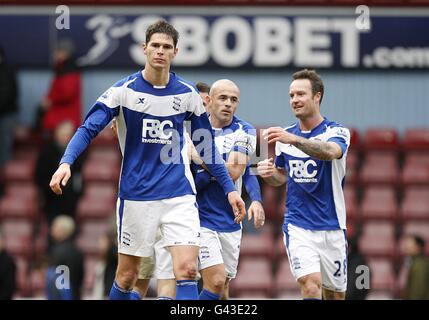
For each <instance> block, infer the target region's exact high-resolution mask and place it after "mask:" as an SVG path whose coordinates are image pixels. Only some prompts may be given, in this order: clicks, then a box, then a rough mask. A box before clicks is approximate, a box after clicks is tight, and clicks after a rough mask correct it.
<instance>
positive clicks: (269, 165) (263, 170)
mask: <svg viewBox="0 0 429 320" xmlns="http://www.w3.org/2000/svg"><path fill="white" fill-rule="evenodd" d="M274 170H275V166H274V162H273V158H269V159H266V160H263V161H259V162H258V166H257V171H258V175H260V176H261V177H262V178H270V177H272V176H273V174H274Z"/></svg>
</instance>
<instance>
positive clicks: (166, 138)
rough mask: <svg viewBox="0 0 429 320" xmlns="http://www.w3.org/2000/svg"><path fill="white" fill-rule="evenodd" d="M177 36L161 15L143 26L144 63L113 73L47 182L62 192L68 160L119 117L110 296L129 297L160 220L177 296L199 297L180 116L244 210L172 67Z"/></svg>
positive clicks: (194, 216)
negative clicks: (200, 133) (118, 76)
mask: <svg viewBox="0 0 429 320" xmlns="http://www.w3.org/2000/svg"><path fill="white" fill-rule="evenodd" d="M178 37H179V34H178V32H177V30H176V29H174V27H173V26H172V25H171V24H169V23H167V22H166V21H162V20H160V21H157V22H155V23H153V24H152V25H150V26H149V27H148V29H147V30H146V43H144V44H143V47H142V49H143V51H144V54H145V55H146V64H145V68H144V70H142V71H138V72H136V73H134V74H132V75H130V76H128V77H127V78H125V79H123V80H120V81H118V82H117V83H116V84H115V85H113V86H112V87H111V88H110V89H108V90H107V91H106V92H105V93H104V94H102V95H101V96H100V98H99V99H98V100H97V102H96V103H95V104H94V106H93V107H92V108H91V109H90V111H89V113H88V115H87V116H86V118H85V121H84V123H83V125H82V126H81V127H79V129H78V130H77V132H76V133H75V135H74V136H73V138H72V140H71V141H70V143H69V145H68V146H67V149H66V151H65V153H64V156H63V158H62V159H61V161H60V166H59V168H58V170H57V171H56V172H55V173H54V175H53V176H52V180H51V182H50V186H51V188H52V190H53V191H54V192H55V193H57V194H61V186H64V185H65V184H66V183H67V181H68V180H69V178H70V176H71V170H70V166H71V165H72V164H73V162H74V161H75V160H76V158H77V157H78V156H79V155H80V154H81V152H82V151H83V150H84V149H85V148H86V147H87V146H88V145H89V143H90V142H91V140H92V139H93V138H94V137H95V136H96V135H97V134H98V133H99V132H100V131H101V130H102V129H103V128H104V127H106V126H107V125H108V124H109V123H110V121H111V120H112V119H113V118H115V117H116V119H117V124H118V139H119V144H120V149H121V152H122V156H123V159H122V167H121V176H120V182H119V196H118V205H117V226H118V269H117V272H116V277H115V281H114V283H113V286H112V289H111V291H110V296H109V297H110V299H122V300H130V299H131V298H132V295H131V289H132V288H133V286H134V284H135V282H136V279H137V275H138V272H139V267H140V261H141V257H150V256H152V254H153V250H154V249H153V247H154V243H155V239H156V234H157V231H158V227H160V228H161V231H162V234H163V237H164V244H165V246H167V247H168V248H169V250H170V253H171V255H172V259H173V271H174V275H175V278H176V281H177V292H176V298H177V299H197V297H198V290H197V283H196V281H195V276H196V273H197V266H196V261H197V256H198V250H199V242H200V239H199V236H200V234H199V231H200V230H199V229H200V224H199V217H198V210H197V208H196V198H195V184H194V180H193V177H192V174H191V170H190V165H189V158H188V155H187V140H186V138H185V137H184V122H185V121H189V122H190V124H191V132H190V133H191V136H192V133H193V132H195V131H196V130H205V131H204V132H206V134H207V135H208V136H209V137H211V138H212V139H202V140H198V141H195V143H196V144H197V143H201V144H202V145H203V146H204V148H202V149H203V150H204V151H205V152H204V154H201V156H202V158H203V159H204V162H205V163H206V164H207V167H208V169H209V171H210V172H211V173H212V174H213V175H214V176H216V179H218V181H219V183H220V185H221V186H222V190H223V192H224V193H225V196H226V197H227V199H228V201H229V203H230V204H231V206H232V207H233V212H234V214H235V219H236V221H237V222H238V221H241V220H242V219H243V218H244V216H245V213H246V212H245V207H244V202H243V200H242V199H241V197H240V195H239V194H238V192H237V191H236V190H235V186H234V184H233V182H232V180H231V178H230V177H229V174H228V171H227V170H226V167H225V165H224V164H223V162H222V159H221V156H220V155H219V152H218V151H217V149H216V146H215V144H214V138H213V134H212V130H211V126H210V122H209V121H208V117H207V115H206V112H205V109H204V106H203V104H202V100H201V97H200V96H199V94H198V92H197V90H196V89H195V88H194V86H193V85H191V84H190V83H188V82H187V81H185V80H183V79H182V78H180V77H179V76H177V75H176V74H174V73H173V72H170V65H171V62H172V60H173V59H174V57H175V56H176V54H177V51H178V49H177V41H178ZM210 140H212V141H210Z"/></svg>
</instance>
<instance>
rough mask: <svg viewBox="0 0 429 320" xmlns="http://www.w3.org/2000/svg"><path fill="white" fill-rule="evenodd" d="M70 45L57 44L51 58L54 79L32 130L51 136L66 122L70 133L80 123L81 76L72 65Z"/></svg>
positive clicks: (73, 63) (66, 43)
mask: <svg viewBox="0 0 429 320" xmlns="http://www.w3.org/2000/svg"><path fill="white" fill-rule="evenodd" d="M74 54H75V48H74V44H73V43H72V42H71V41H70V40H68V39H63V40H60V42H59V43H58V45H57V47H56V48H55V51H54V54H53V60H54V61H53V63H54V66H53V67H54V72H55V75H54V78H53V80H52V83H51V87H50V89H49V92H48V94H47V95H46V97H45V98H44V99H43V100H42V102H41V103H40V107H39V110H38V115H37V120H36V127H37V129H42V130H43V132H45V133H49V134H50V133H52V131H53V130H54V129H55V128H56V126H57V124H58V123H60V122H63V121H64V120H70V121H71V122H72V123H73V125H74V129H76V128H77V127H78V126H79V125H80V123H81V75H80V70H79V69H78V68H77V66H76V63H75V56H74Z"/></svg>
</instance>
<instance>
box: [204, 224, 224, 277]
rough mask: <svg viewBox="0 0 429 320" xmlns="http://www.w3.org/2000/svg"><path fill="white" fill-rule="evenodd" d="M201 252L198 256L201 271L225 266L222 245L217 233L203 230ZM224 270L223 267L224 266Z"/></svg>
mask: <svg viewBox="0 0 429 320" xmlns="http://www.w3.org/2000/svg"><path fill="white" fill-rule="evenodd" d="M200 234H201V239H200V250H199V254H198V260H199V266H198V269H199V270H204V269H207V268H210V267H213V266H216V265H222V264H223V262H224V261H223V258H222V253H221V244H220V240H219V236H218V233H217V232H216V231H213V230H210V229H207V228H201V231H200ZM222 268H223V266H222Z"/></svg>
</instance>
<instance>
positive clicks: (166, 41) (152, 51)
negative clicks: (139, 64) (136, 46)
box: [143, 33, 177, 69]
mask: <svg viewBox="0 0 429 320" xmlns="http://www.w3.org/2000/svg"><path fill="white" fill-rule="evenodd" d="M143 50H144V54H145V55H146V59H147V61H146V62H147V63H149V65H150V66H151V67H152V68H154V69H170V65H171V62H172V61H173V59H174V57H175V56H176V54H177V48H175V47H174V42H173V38H171V37H170V36H168V35H166V34H164V33H154V34H153V35H152V36H151V38H150V40H149V42H148V43H145V44H143Z"/></svg>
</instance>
